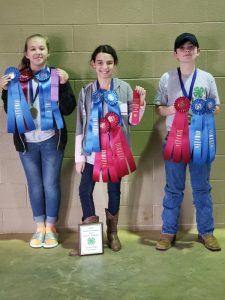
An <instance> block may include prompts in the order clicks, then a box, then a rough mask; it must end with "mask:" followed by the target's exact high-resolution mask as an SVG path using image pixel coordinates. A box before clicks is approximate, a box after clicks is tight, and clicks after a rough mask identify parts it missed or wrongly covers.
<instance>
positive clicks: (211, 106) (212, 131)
mask: <svg viewBox="0 0 225 300" xmlns="http://www.w3.org/2000/svg"><path fill="white" fill-rule="evenodd" d="M205 107H206V109H205V110H206V115H205V122H206V127H207V132H208V143H207V144H208V155H207V162H212V161H213V160H214V159H215V156H216V126H215V118H214V111H215V109H216V101H215V100H214V99H211V98H208V99H206V103H205Z"/></svg>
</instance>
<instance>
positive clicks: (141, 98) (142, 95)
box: [135, 85, 146, 106]
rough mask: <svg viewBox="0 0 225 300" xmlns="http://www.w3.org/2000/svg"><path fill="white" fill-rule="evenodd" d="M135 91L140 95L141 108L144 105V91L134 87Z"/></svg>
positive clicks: (139, 87)
mask: <svg viewBox="0 0 225 300" xmlns="http://www.w3.org/2000/svg"><path fill="white" fill-rule="evenodd" d="M135 91H137V92H138V94H139V95H140V106H143V105H144V103H145V96H146V90H145V89H144V88H143V87H141V86H139V85H136V87H135Z"/></svg>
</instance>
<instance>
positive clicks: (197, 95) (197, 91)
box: [193, 86, 204, 99]
mask: <svg viewBox="0 0 225 300" xmlns="http://www.w3.org/2000/svg"><path fill="white" fill-rule="evenodd" d="M193 94H194V96H195V98H198V99H202V98H203V95H204V89H203V87H198V86H196V87H195V88H194V93H193Z"/></svg>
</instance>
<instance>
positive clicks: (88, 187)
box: [79, 163, 121, 220]
mask: <svg viewBox="0 0 225 300" xmlns="http://www.w3.org/2000/svg"><path fill="white" fill-rule="evenodd" d="M93 167H94V166H93V165H91V164H88V163H86V164H85V168H84V171H83V173H82V177H81V182H80V186H79V195H80V201H81V206H82V211H83V220H85V219H86V218H88V217H90V216H95V205H94V199H93V191H94V187H95V182H94V181H93V180H92V174H93ZM120 185H121V181H120V182H116V183H113V182H108V184H107V188H108V210H109V212H110V213H111V214H112V215H116V214H117V213H118V211H119V207H120Z"/></svg>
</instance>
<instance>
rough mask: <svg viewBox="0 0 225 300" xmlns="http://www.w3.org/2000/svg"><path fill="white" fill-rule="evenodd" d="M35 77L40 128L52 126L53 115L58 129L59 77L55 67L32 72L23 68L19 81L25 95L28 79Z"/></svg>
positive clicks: (60, 120) (61, 124) (60, 123)
mask: <svg viewBox="0 0 225 300" xmlns="http://www.w3.org/2000/svg"><path fill="white" fill-rule="evenodd" d="M33 77H35V78H36V79H37V80H38V90H39V105H40V114H41V129H42V130H48V129H52V128H54V126H53V116H54V119H55V122H56V126H57V128H58V129H60V128H63V126H64V125H63V120H62V116H61V113H60V111H59V107H58V103H57V102H58V98H59V96H58V91H59V77H58V75H57V73H56V69H51V73H50V72H49V71H48V69H47V68H44V69H42V70H41V71H40V72H38V73H36V74H33V73H32V72H31V70H30V69H23V70H21V73H20V82H21V85H22V88H23V91H24V94H25V95H27V86H28V81H29V80H31V79H32V78H33Z"/></svg>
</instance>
